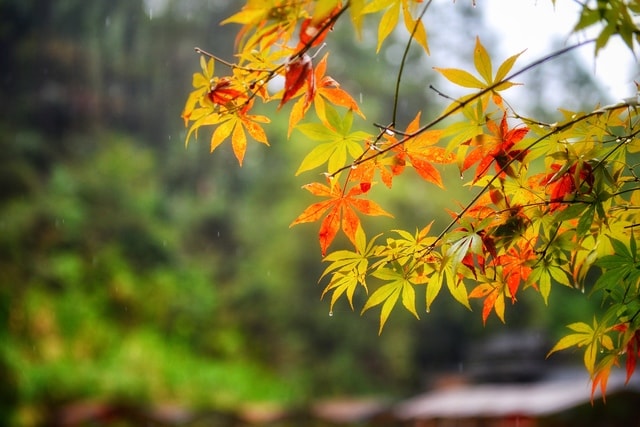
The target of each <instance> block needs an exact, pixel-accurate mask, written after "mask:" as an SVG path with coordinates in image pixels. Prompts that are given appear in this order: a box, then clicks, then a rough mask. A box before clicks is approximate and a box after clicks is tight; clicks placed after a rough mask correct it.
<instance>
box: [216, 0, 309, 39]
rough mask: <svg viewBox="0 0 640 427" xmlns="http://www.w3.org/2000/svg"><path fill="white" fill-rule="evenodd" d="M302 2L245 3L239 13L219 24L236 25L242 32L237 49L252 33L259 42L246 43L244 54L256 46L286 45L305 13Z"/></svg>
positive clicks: (251, 0) (262, 0) (259, 0)
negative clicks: (278, 43)
mask: <svg viewBox="0 0 640 427" xmlns="http://www.w3.org/2000/svg"><path fill="white" fill-rule="evenodd" d="M303 6H304V2H299V1H282V0H248V1H247V2H246V4H245V5H244V6H243V7H242V9H241V10H240V11H239V12H237V13H235V14H233V15H231V16H230V17H229V18H227V19H225V20H224V21H222V22H221V24H228V23H236V24H241V25H242V28H241V29H240V30H239V31H238V34H237V36H236V46H238V45H240V44H241V42H242V41H243V40H244V39H245V38H246V37H247V35H248V33H249V32H250V31H254V32H255V34H256V35H259V37H258V38H253V39H252V38H250V39H249V40H247V41H246V44H245V46H244V50H248V49H251V48H253V47H254V46H255V45H257V44H258V43H259V42H261V46H262V47H266V46H269V45H272V44H275V43H276V42H277V41H281V42H283V43H282V44H285V43H284V42H287V41H288V40H289V39H290V38H291V35H292V34H293V31H294V30H295V28H296V23H297V22H298V19H299V18H300V17H301V16H302V14H303V13H304V9H303Z"/></svg>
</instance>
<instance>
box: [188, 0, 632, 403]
mask: <svg viewBox="0 0 640 427" xmlns="http://www.w3.org/2000/svg"><path fill="white" fill-rule="evenodd" d="M430 3H431V2H423V1H422V0H373V1H365V0H352V1H350V2H342V1H339V0H323V1H312V0H303V1H301V0H296V1H292V0H271V1H251V0H249V1H247V3H246V5H245V6H244V7H243V8H242V9H241V10H240V11H239V12H238V13H237V14H235V15H233V16H232V17H230V18H229V19H227V20H226V21H225V22H226V23H238V24H241V25H242V27H241V29H240V30H239V32H238V39H237V52H238V53H237V61H238V62H237V63H229V62H226V61H224V60H222V59H219V58H217V57H215V56H214V55H212V54H209V53H206V52H204V51H202V50H199V51H200V52H201V53H202V54H203V56H202V59H201V61H202V64H201V65H202V72H201V73H197V74H195V75H194V78H193V85H194V88H195V89H194V91H193V92H192V93H191V95H190V96H189V98H188V100H187V103H186V106H185V109H184V113H183V117H184V119H185V123H186V125H188V126H190V129H189V133H188V135H187V141H188V140H189V138H190V136H191V134H192V133H193V132H197V131H198V129H199V128H201V127H203V126H209V125H214V126H215V130H214V131H213V133H212V137H211V150H214V149H215V148H216V147H217V146H218V145H219V144H220V143H221V142H223V141H224V140H225V139H227V138H228V137H229V136H230V137H231V142H232V145H233V149H234V152H235V154H236V156H237V158H238V161H239V162H240V163H242V159H243V156H244V153H245V147H246V133H245V131H246V132H248V133H249V134H250V135H251V136H252V137H253V138H254V139H255V140H256V141H258V142H262V143H267V138H266V135H265V132H264V131H263V129H262V127H261V126H260V125H261V124H263V123H267V122H268V119H267V118H266V117H264V116H259V115H252V114H251V110H252V108H253V104H254V101H255V100H256V99H260V100H261V101H263V102H271V101H279V106H278V108H280V107H282V106H283V105H284V104H286V103H288V102H289V101H291V102H293V106H292V107H291V110H290V111H291V112H290V118H289V133H291V132H293V131H294V130H297V131H299V132H300V133H301V134H303V135H304V136H305V137H306V138H307V139H309V140H311V141H313V142H315V143H316V144H315V145H314V147H313V149H311V150H310V152H309V153H308V154H307V155H306V157H305V158H304V159H303V160H302V163H301V165H300V167H299V168H298V171H297V174H300V173H303V172H308V171H312V170H316V171H317V170H318V169H321V172H322V173H321V174H318V176H320V177H323V178H322V180H321V181H320V182H312V183H310V184H307V185H305V186H304V189H306V190H308V191H309V192H310V193H311V194H313V195H315V196H318V197H320V198H322V199H323V200H322V201H319V202H317V203H314V204H312V205H311V206H309V207H308V208H307V209H305V210H304V212H303V213H302V214H300V215H299V216H298V217H297V218H296V219H295V220H294V221H293V223H292V225H296V224H301V223H307V222H316V221H320V231H319V235H318V237H319V243H320V249H321V253H322V255H323V257H324V261H325V262H326V263H328V266H327V267H326V269H325V271H324V273H323V274H322V278H326V279H327V280H328V284H327V285H326V288H325V290H324V293H323V295H328V294H330V295H331V302H330V304H331V308H332V309H333V306H334V304H335V303H336V301H338V300H339V299H340V298H342V297H345V298H346V299H347V300H348V302H349V304H350V305H351V307H352V308H354V295H355V293H356V291H358V290H359V289H360V290H361V291H363V292H364V293H365V294H366V295H367V297H366V302H365V303H364V306H363V307H362V312H365V311H367V310H369V309H372V308H374V307H377V306H380V307H381V310H380V332H382V329H383V327H384V325H385V322H386V321H387V320H388V318H389V316H390V313H391V311H392V310H393V308H394V307H395V306H396V305H397V304H398V302H401V303H402V305H403V306H404V307H405V308H406V309H407V310H408V311H409V312H410V313H412V314H413V315H414V316H415V317H419V314H418V312H419V311H418V309H417V302H416V300H417V295H418V292H420V293H422V294H423V295H424V296H425V297H424V304H423V306H424V307H425V309H426V311H429V310H430V308H431V305H432V303H433V301H434V300H435V298H436V297H437V296H438V295H439V294H440V292H441V290H442V288H444V287H446V288H447V290H448V291H449V293H450V294H451V295H452V296H453V297H454V298H455V299H456V300H457V301H459V302H460V303H461V304H462V305H463V306H465V307H467V308H471V304H470V300H471V299H478V300H481V304H482V320H483V321H484V322H486V320H487V318H488V317H489V316H490V315H491V313H495V314H496V316H497V317H498V318H499V319H500V320H502V321H503V322H504V320H505V306H506V304H507V302H511V303H512V304H513V303H515V302H516V301H517V299H518V295H519V292H521V291H522V290H523V289H526V288H531V289H533V290H535V291H537V292H539V293H540V295H541V296H542V299H543V300H544V302H545V303H546V302H547V300H548V298H549V295H550V292H551V288H552V285H563V286H568V287H572V288H577V289H582V290H584V289H585V288H589V291H590V292H599V293H601V294H602V295H604V300H605V304H606V305H605V306H606V307H607V310H606V312H605V314H604V315H603V316H602V317H601V318H600V319H599V320H594V321H593V325H591V324H587V323H582V322H579V323H574V324H572V325H569V328H570V329H571V330H572V331H573V332H572V333H570V334H568V335H567V336H566V337H564V338H563V339H562V340H561V341H560V342H558V344H557V345H556V346H555V347H554V348H553V349H552V352H553V351H557V350H561V349H565V348H568V347H574V346H575V347H584V350H585V358H584V360H585V366H586V368H587V369H588V370H589V372H590V373H591V375H592V378H593V387H594V391H595V389H596V388H597V386H600V387H601V389H602V390H603V391H604V390H605V389H606V380H607V378H608V375H609V372H610V370H611V368H612V367H613V366H614V365H616V364H618V363H619V360H620V359H621V358H625V357H626V369H627V375H628V377H630V376H631V375H632V373H633V371H634V367H635V365H636V360H637V355H638V351H639V350H640V338H639V337H640V315H639V313H640V273H638V271H640V260H639V254H638V252H637V248H636V243H635V236H634V235H635V231H636V228H637V226H638V223H639V222H638V220H639V218H638V209H640V191H637V190H639V189H640V187H638V182H640V178H639V175H638V164H637V154H636V153H637V152H638V151H640V138H639V137H638V135H639V134H640V115H639V114H638V99H637V98H630V99H628V100H626V101H624V102H621V103H619V104H615V105H609V106H604V107H600V106H596V107H594V110H592V111H590V112H578V111H566V110H561V112H562V119H561V120H559V121H558V122H556V123H553V124H549V123H543V122H540V121H538V120H535V119H534V118H525V117H522V116H521V115H519V114H518V113H517V112H516V111H514V110H513V108H511V107H510V105H509V103H508V102H507V101H506V100H505V99H504V98H503V96H504V94H503V93H504V92H505V91H506V90H508V89H509V88H511V87H512V86H514V85H515V84H517V83H515V82H514V79H515V78H517V77H518V76H519V75H520V74H522V73H524V72H526V71H528V70H530V69H531V68H533V67H535V66H536V65H539V64H540V63H542V62H544V61H548V60H552V59H553V58H555V57H557V56H559V55H561V54H563V53H566V52H568V51H570V50H571V49H573V48H575V46H573V47H568V48H565V49H564V50H563V51H560V52H555V53H553V54H551V55H549V56H548V57H546V58H543V59H541V60H540V61H538V62H536V63H534V64H531V65H529V66H526V67H524V68H522V69H521V70H520V71H517V72H512V69H513V67H514V66H515V63H516V61H517V60H518V57H519V54H515V55H513V56H511V57H509V58H507V59H506V60H505V61H503V62H502V63H501V64H500V65H499V66H497V67H495V66H494V64H493V61H492V57H491V55H490V54H489V52H488V51H487V49H486V48H485V47H484V46H483V44H482V43H481V41H480V39H479V38H478V39H476V44H475V49H474V54H473V62H474V66H475V70H474V72H469V71H465V70H461V69H453V68H435V71H436V72H438V73H440V74H441V75H442V76H444V77H445V78H446V79H447V80H448V81H450V82H451V83H452V84H454V85H457V86H460V87H462V88H466V89H468V90H469V93H468V94H467V95H464V96H462V97H460V98H458V99H452V103H451V104H450V105H449V106H448V107H446V108H445V109H444V111H443V112H441V113H440V114H439V115H436V116H435V117H433V118H431V120H430V121H428V122H427V123H426V124H421V123H420V121H421V113H420V112H417V113H416V115H415V118H414V119H413V120H412V121H411V122H410V123H409V124H408V125H407V126H406V127H405V128H404V129H402V128H398V127H397V126H396V117H395V111H396V109H395V108H394V110H393V114H392V117H391V120H390V124H389V125H386V126H380V125H378V126H377V127H378V131H377V132H375V133H367V132H362V131H353V130H352V127H353V120H354V119H355V118H356V116H358V117H360V118H364V115H363V113H362V111H361V110H360V108H359V106H358V103H357V102H356V101H355V100H354V99H353V98H352V97H351V96H350V95H349V94H348V93H347V92H346V91H344V90H343V89H342V88H341V87H340V86H339V84H338V83H337V82H336V81H335V80H334V79H332V78H331V77H328V76H327V75H326V70H327V66H328V64H327V60H328V57H329V54H325V56H324V57H323V58H322V59H320V60H319V61H317V63H316V60H315V57H314V56H311V55H313V54H314V52H310V51H311V50H312V49H318V47H319V45H320V43H322V42H323V41H324V40H325V38H326V36H327V34H328V32H329V30H330V29H331V28H332V26H333V25H334V23H335V22H336V20H338V19H339V18H341V17H342V16H344V15H345V12H347V11H348V12H349V14H350V17H351V22H352V24H353V26H354V28H355V30H356V33H359V32H360V30H361V28H362V26H363V21H364V17H365V15H369V14H371V15H374V16H380V21H379V25H378V43H377V49H378V50H379V49H380V46H381V45H382V44H383V43H384V41H385V40H386V39H387V37H388V36H389V34H391V32H392V30H394V29H395V28H396V26H398V22H399V17H400V12H402V15H403V22H404V24H405V26H406V29H407V31H408V33H409V35H410V37H409V42H408V43H411V42H412V41H415V42H417V43H418V44H419V45H420V46H421V47H422V48H423V50H424V51H425V53H426V54H428V53H429V45H428V39H427V33H426V30H425V28H424V26H423V23H422V21H421V17H422V15H423V14H424V13H426V11H427V10H428V7H429V5H430ZM593 3H595V5H594V6H591V2H586V3H585V4H584V6H583V11H582V15H581V17H580V20H579V22H578V23H577V24H576V26H575V31H580V30H583V29H585V28H588V27H591V26H596V25H600V24H604V25H603V27H604V29H603V30H602V32H601V33H600V35H599V36H598V37H597V38H596V39H595V40H592V41H588V42H583V44H584V43H590V42H595V46H596V53H597V51H598V50H599V49H601V48H603V47H604V46H605V45H606V43H607V41H608V40H609V39H610V37H611V36H613V35H614V34H619V35H620V36H621V37H622V39H623V40H624V41H625V43H626V44H627V45H628V46H629V47H630V48H631V50H632V51H633V49H634V47H635V45H634V43H637V42H639V41H640V28H638V25H637V24H635V23H634V21H633V19H632V18H631V15H632V14H638V13H639V12H640V10H639V9H640V8H639V7H638V5H637V3H634V2H625V1H622V0H616V1H610V2H601V1H597V2H593ZM216 62H218V63H220V64H222V65H224V66H226V67H227V68H228V69H229V73H230V74H229V75H225V76H222V77H218V76H216V75H214V63H216ZM314 63H315V65H314ZM401 69H402V68H401ZM400 72H402V71H400ZM277 76H280V77H282V78H283V79H284V87H283V88H282V89H281V90H279V91H276V92H275V93H271V91H270V90H269V89H270V88H269V86H268V83H269V82H270V81H271V80H273V79H274V78H275V77H277ZM439 95H444V94H443V93H439ZM444 96H446V95H444ZM398 98H399V97H398V94H397V93H396V98H395V103H396V105H397V102H398ZM312 104H313V105H314V111H315V116H316V118H315V119H313V118H311V117H310V116H309V115H308V113H309V111H310V106H311V105H312ZM303 119H307V120H305V121H304V122H303ZM442 164H456V165H457V167H458V168H459V170H460V174H461V175H462V176H464V175H463V174H464V173H465V172H467V171H473V172H472V179H471V180H470V181H469V182H468V184H467V185H468V186H469V187H470V189H471V191H472V194H473V196H472V199H471V201H470V202H467V203H463V204H461V205H460V210H459V211H458V212H451V217H452V219H451V222H450V224H449V225H448V226H446V227H445V228H444V229H442V230H440V231H439V232H437V233H434V232H432V230H431V228H432V227H431V224H429V225H427V226H425V227H424V228H422V229H421V230H417V231H415V232H413V233H412V232H409V231H406V230H392V231H390V234H389V235H387V236H384V237H383V235H377V236H374V237H371V238H369V237H367V235H366V233H365V231H364V229H363V226H362V224H361V219H360V216H361V215H372V216H379V215H386V216H390V214H389V213H388V212H387V211H385V210H384V209H383V208H382V207H381V206H379V205H378V204H377V203H376V202H375V201H373V200H371V198H370V194H371V193H370V189H371V188H372V187H373V186H374V185H376V184H377V183H378V182H377V181H376V180H377V179H378V177H379V180H380V182H382V183H383V184H384V185H385V186H386V187H388V188H391V187H392V183H393V180H394V179H395V178H396V177H398V176H400V175H402V174H404V173H405V171H406V170H407V169H409V168H413V169H414V170H415V171H416V172H417V174H418V175H419V176H420V177H421V178H423V179H424V180H425V181H426V182H427V183H429V184H432V185H434V186H436V187H440V188H444V183H443V180H442V177H441V175H440V171H439V169H438V165H442ZM340 231H342V232H343V233H344V235H345V236H346V237H347V238H348V240H349V241H350V242H351V244H352V245H353V246H352V248H344V249H340V250H335V251H333V252H329V248H330V247H331V245H332V243H333V242H334V240H335V238H336V236H337V235H338V233H340ZM594 272H596V273H598V274H599V278H598V279H597V281H596V282H595V284H592V281H591V282H590V280H591V278H592V277H593V273H594ZM579 294H580V293H579ZM580 295H581V294H580Z"/></svg>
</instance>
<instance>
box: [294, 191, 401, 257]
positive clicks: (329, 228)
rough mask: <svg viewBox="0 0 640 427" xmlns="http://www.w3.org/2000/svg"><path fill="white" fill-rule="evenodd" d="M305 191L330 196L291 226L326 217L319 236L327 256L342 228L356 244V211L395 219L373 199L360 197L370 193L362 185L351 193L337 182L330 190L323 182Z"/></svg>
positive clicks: (306, 211) (358, 220) (357, 224)
mask: <svg viewBox="0 0 640 427" xmlns="http://www.w3.org/2000/svg"><path fill="white" fill-rule="evenodd" d="M303 188H304V189H306V190H307V191H309V192H310V193H311V194H313V195H316V196H320V197H328V198H329V199H328V200H324V201H322V202H318V203H314V204H312V205H311V206H309V207H307V208H306V209H305V210H304V212H302V213H301V214H300V215H299V216H298V217H297V218H296V219H295V220H294V221H293V222H292V223H291V225H290V227H291V226H294V225H296V224H302V223H305V222H314V221H317V220H319V219H320V218H322V217H323V216H324V215H325V214H326V216H325V217H324V219H323V220H322V223H321V225H320V232H319V234H318V237H319V240H320V249H321V250H322V255H323V256H324V255H325V254H326V252H327V248H328V247H329V245H330V244H331V242H333V240H334V239H335V237H336V235H337V234H338V230H340V228H342V231H343V232H344V234H345V235H346V236H347V237H348V238H349V240H351V242H352V243H353V244H354V245H355V241H356V237H355V235H356V230H357V229H358V227H359V225H360V218H358V215H357V213H356V211H359V212H361V213H363V214H365V215H372V216H376V215H385V216H392V215H391V214H389V213H388V212H387V211H385V210H384V209H382V208H381V207H380V206H379V205H378V204H377V203H375V202H373V201H371V200H367V199H360V198H357V197H358V196H360V195H362V194H364V193H366V191H363V188H362V186H361V185H357V186H353V187H352V188H351V189H350V190H349V191H348V192H345V191H343V190H342V188H341V187H340V185H339V184H337V183H336V184H335V185H333V186H331V187H329V186H326V185H324V184H320V183H319V182H313V183H311V184H307V185H305V186H303ZM367 190H368V188H367Z"/></svg>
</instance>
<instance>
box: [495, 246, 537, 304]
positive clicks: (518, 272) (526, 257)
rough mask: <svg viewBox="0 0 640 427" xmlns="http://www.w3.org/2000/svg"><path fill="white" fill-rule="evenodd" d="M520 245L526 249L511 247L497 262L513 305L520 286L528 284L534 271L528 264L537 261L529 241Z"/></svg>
mask: <svg viewBox="0 0 640 427" xmlns="http://www.w3.org/2000/svg"><path fill="white" fill-rule="evenodd" d="M520 244H521V245H522V246H524V247H522V248H517V247H511V248H509V250H508V251H507V253H506V254H503V255H500V256H498V257H497V258H496V261H495V265H497V266H498V265H499V266H502V277H503V280H504V281H505V282H506V284H507V286H508V289H509V294H510V295H511V302H512V303H513V302H515V300H516V294H517V293H518V289H519V287H520V284H521V283H524V282H526V281H527V279H528V278H529V275H530V274H531V271H532V269H531V267H530V266H529V265H528V263H529V262H531V261H532V260H535V259H537V255H536V253H535V251H534V249H533V248H532V247H531V245H530V244H529V243H528V242H527V241H520Z"/></svg>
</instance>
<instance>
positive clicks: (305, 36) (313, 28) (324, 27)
mask: <svg viewBox="0 0 640 427" xmlns="http://www.w3.org/2000/svg"><path fill="white" fill-rule="evenodd" d="M341 9H342V5H341V4H340V3H338V4H337V5H336V7H335V8H334V9H333V10H332V11H331V13H329V14H328V15H327V16H325V17H322V18H320V19H318V18H316V17H310V18H307V19H305V20H304V21H302V24H301V25H300V42H299V43H298V49H302V48H304V47H314V46H318V45H319V44H320V43H322V42H323V41H324V39H325V37H327V34H328V33H329V31H331V30H332V29H333V24H332V23H331V21H332V20H333V17H334V16H335V15H336V14H337V13H338V12H340V10H341Z"/></svg>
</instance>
